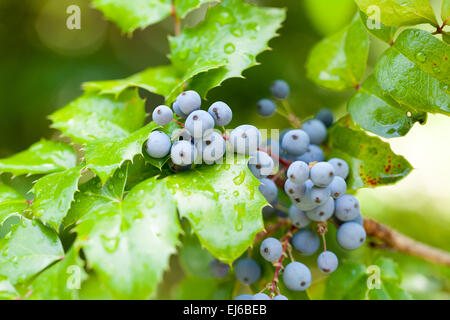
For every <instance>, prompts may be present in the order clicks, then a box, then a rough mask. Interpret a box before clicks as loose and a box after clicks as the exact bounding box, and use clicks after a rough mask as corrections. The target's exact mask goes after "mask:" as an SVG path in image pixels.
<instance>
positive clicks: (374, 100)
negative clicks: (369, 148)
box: [348, 75, 427, 138]
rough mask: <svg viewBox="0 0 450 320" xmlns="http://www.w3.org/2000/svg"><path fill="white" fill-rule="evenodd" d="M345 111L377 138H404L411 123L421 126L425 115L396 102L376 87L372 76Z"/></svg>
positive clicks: (411, 125) (425, 117)
mask: <svg viewBox="0 0 450 320" xmlns="http://www.w3.org/2000/svg"><path fill="white" fill-rule="evenodd" d="M348 112H349V113H350V115H351V116H352V119H353V121H355V122H356V123H358V124H359V125H360V126H361V127H362V128H364V129H366V130H368V131H371V132H373V133H375V134H377V135H379V136H382V137H386V138H392V137H400V136H404V135H406V134H407V133H408V132H409V130H410V129H411V128H412V127H413V125H414V123H416V122H419V123H424V122H425V121H426V119H427V113H426V112H422V111H416V110H414V109H411V108H408V107H407V106H405V105H403V104H399V103H397V102H396V101H395V100H394V99H392V98H391V97H390V96H389V95H387V94H386V93H385V92H383V90H381V88H380V87H379V86H378V83H377V80H376V79H375V77H374V76H373V75H372V76H370V77H369V78H367V79H366V81H364V83H363V85H362V87H361V88H360V89H359V90H358V91H357V92H356V93H355V94H354V96H353V97H352V98H351V99H350V101H349V102H348Z"/></svg>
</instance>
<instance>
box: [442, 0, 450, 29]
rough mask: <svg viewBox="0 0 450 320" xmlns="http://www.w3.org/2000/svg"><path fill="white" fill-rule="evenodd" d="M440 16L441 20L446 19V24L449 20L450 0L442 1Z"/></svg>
mask: <svg viewBox="0 0 450 320" xmlns="http://www.w3.org/2000/svg"><path fill="white" fill-rule="evenodd" d="M441 18H442V21H443V22H445V21H446V22H447V23H446V24H448V22H449V20H450V0H443V1H442V8H441Z"/></svg>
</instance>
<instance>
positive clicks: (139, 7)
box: [92, 0, 172, 33]
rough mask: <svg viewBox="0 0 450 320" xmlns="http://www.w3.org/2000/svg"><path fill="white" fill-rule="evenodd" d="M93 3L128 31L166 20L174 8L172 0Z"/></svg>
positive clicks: (119, 0)
mask: <svg viewBox="0 0 450 320" xmlns="http://www.w3.org/2000/svg"><path fill="white" fill-rule="evenodd" d="M92 4H93V5H94V7H95V8H97V9H99V10H101V11H102V12H103V14H104V15H105V16H106V18H108V19H109V20H112V21H114V22H115V23H116V24H117V25H118V26H119V28H120V29H121V30H122V31H123V32H127V33H131V32H133V31H134V30H135V29H137V28H141V29H144V28H146V27H147V26H149V25H151V24H155V23H158V22H160V21H161V20H164V19H165V18H167V17H168V16H169V15H170V12H171V10H172V1H171V0H133V1H130V0H92Z"/></svg>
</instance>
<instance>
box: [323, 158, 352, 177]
mask: <svg viewBox="0 0 450 320" xmlns="http://www.w3.org/2000/svg"><path fill="white" fill-rule="evenodd" d="M328 163H329V164H331V165H332V166H333V168H334V173H335V175H337V176H339V177H341V178H342V179H347V176H348V171H349V168H348V164H347V162H345V161H344V160H342V159H339V158H332V159H330V160H328Z"/></svg>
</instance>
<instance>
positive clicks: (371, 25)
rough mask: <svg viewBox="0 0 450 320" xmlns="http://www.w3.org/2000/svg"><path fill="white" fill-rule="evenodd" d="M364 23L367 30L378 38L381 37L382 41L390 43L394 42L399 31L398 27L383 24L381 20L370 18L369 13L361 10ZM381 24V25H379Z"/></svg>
mask: <svg viewBox="0 0 450 320" xmlns="http://www.w3.org/2000/svg"><path fill="white" fill-rule="evenodd" d="M359 14H360V17H361V20H362V23H363V24H364V26H365V27H366V29H367V31H369V33H370V34H372V35H373V36H375V37H376V38H378V39H380V40H381V41H384V42H386V43H389V44H393V43H394V36H395V33H396V32H397V30H398V29H397V28H394V27H388V26H385V25H384V24H382V23H381V22H379V21H375V20H373V19H369V18H368V17H367V15H366V14H365V13H364V12H362V11H360V12H359ZM377 24H379V25H377Z"/></svg>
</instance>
